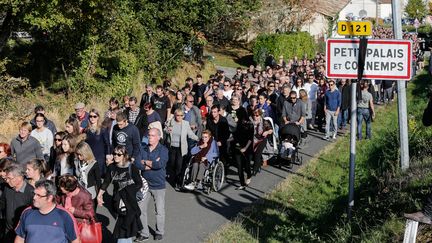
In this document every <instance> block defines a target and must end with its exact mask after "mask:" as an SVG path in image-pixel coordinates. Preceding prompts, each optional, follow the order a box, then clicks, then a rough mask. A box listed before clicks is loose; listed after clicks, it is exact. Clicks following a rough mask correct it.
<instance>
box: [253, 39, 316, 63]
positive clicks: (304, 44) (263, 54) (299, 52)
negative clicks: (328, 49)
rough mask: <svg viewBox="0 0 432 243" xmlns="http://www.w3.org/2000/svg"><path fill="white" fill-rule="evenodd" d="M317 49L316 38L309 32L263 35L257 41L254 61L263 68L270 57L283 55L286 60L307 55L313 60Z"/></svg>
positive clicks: (254, 48)
mask: <svg viewBox="0 0 432 243" xmlns="http://www.w3.org/2000/svg"><path fill="white" fill-rule="evenodd" d="M316 48H317V47H316V43H315V40H314V38H313V37H312V36H311V35H310V34H309V33H307V32H296V33H289V34H262V35H259V36H258V37H257V39H256V40H255V44H254V47H253V54H254V61H255V62H256V63H257V64H260V65H262V66H263V65H264V64H265V61H266V58H267V57H268V56H269V55H273V56H274V57H275V58H278V57H279V56H281V55H283V56H284V59H285V60H287V59H291V58H294V57H295V56H297V57H298V58H301V57H303V56H305V55H307V56H308V57H309V58H311V57H313V56H314V55H315V51H316Z"/></svg>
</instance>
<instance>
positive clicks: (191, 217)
mask: <svg viewBox="0 0 432 243" xmlns="http://www.w3.org/2000/svg"><path fill="white" fill-rule="evenodd" d="M321 137H322V134H321V133H317V132H312V133H311V134H310V135H309V136H308V138H307V139H306V140H305V142H306V143H305V144H304V146H303V148H302V149H301V151H300V155H301V156H302V157H303V164H305V163H308V161H309V160H310V159H311V158H312V157H313V156H314V155H315V154H317V153H318V152H319V150H320V149H321V148H323V147H324V146H325V145H327V144H328V143H329V142H327V141H325V140H322V139H321ZM297 169H298V166H294V168H293V169H291V170H288V169H287V168H285V167H282V168H281V169H279V168H278V167H277V166H272V165H270V166H268V167H267V168H264V169H263V170H262V171H261V173H259V174H258V175H257V176H256V177H253V178H252V182H251V184H250V185H249V187H248V188H247V190H245V191H237V190H235V188H236V186H239V182H238V176H237V170H236V168H235V167H230V170H229V171H228V176H227V181H226V183H225V185H224V187H223V188H222V189H221V190H220V191H219V192H212V193H211V194H210V195H206V194H205V193H201V192H176V191H174V189H173V188H172V187H171V186H170V185H169V184H167V185H168V186H167V192H166V226H165V231H166V234H165V236H164V240H163V242H179V243H182V242H188V243H192V242H202V241H203V240H204V239H205V238H206V237H207V236H208V235H209V234H210V233H212V232H214V231H216V230H217V229H218V228H219V227H220V226H221V225H223V224H224V223H226V222H227V221H228V220H230V219H232V218H233V217H235V216H236V215H237V213H239V212H240V211H241V210H242V209H243V208H245V207H247V206H249V205H251V204H252V203H253V202H254V201H256V200H257V199H259V198H261V197H262V196H263V195H264V194H265V193H267V192H270V191H271V190H272V189H273V188H274V187H275V186H276V185H277V184H278V183H279V182H280V181H282V180H283V179H285V178H286V177H288V176H289V175H290V174H291V173H295V171H296V170H297ZM152 212H154V207H153V205H151V206H150V207H149V215H150V216H149V226H150V227H151V228H152V229H154V225H155V217H154V213H152ZM97 213H98V214H99V217H101V215H104V216H106V217H102V218H103V219H104V223H105V224H106V225H107V226H108V229H109V230H110V231H112V229H113V227H114V223H115V222H114V219H113V218H112V217H111V216H110V214H109V212H108V210H107V209H106V208H104V207H99V208H98V211H97ZM106 242H110V241H106ZM150 242H151V240H150Z"/></svg>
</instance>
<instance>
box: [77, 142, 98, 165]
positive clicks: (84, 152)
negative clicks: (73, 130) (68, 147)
mask: <svg viewBox="0 0 432 243" xmlns="http://www.w3.org/2000/svg"><path fill="white" fill-rule="evenodd" d="M75 153H76V154H80V155H81V156H82V157H83V160H84V161H85V162H92V161H95V160H96V159H95V157H94V154H93V151H92V149H91V148H90V145H88V143H86V142H80V143H79V144H78V145H77V146H76V149H75Z"/></svg>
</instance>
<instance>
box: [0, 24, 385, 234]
mask: <svg viewBox="0 0 432 243" xmlns="http://www.w3.org/2000/svg"><path fill="white" fill-rule="evenodd" d="M375 33H376V34H377V36H378V37H380V38H381V35H387V34H386V33H381V34H380V32H379V31H377V30H375ZM351 85H357V83H352V82H351V80H346V79H340V80H334V79H327V78H326V76H325V57H324V55H323V54H321V53H318V54H316V56H314V57H313V58H312V59H307V58H297V57H295V58H293V59H290V60H285V59H284V57H283V56H280V57H279V59H278V60H275V62H274V63H273V65H272V66H267V67H265V68H263V67H261V66H259V65H257V66H250V67H249V68H247V69H243V68H240V67H239V68H237V70H236V73H235V75H234V76H233V77H227V76H226V74H225V72H224V71H222V70H219V71H217V73H215V74H214V75H211V76H210V77H209V79H208V80H204V79H203V77H202V76H201V75H200V74H198V75H196V77H193V78H192V77H191V78H187V79H186V80H185V84H184V86H183V87H173V86H172V85H171V83H170V82H169V81H166V82H163V85H156V86H153V85H150V84H147V85H146V89H145V92H144V93H143V94H142V96H141V97H134V96H132V97H129V96H125V97H121V99H118V98H115V97H113V98H111V99H110V100H109V102H108V106H107V110H106V111H99V110H96V109H87V107H86V105H85V104H84V103H81V102H80V103H77V104H76V105H75V106H74V107H73V108H74V111H75V112H73V113H72V114H71V115H70V116H69V117H68V118H67V119H66V121H65V122H64V124H62V125H61V127H62V129H60V130H61V131H58V130H57V128H58V127H57V126H56V124H54V123H53V122H52V121H51V120H49V119H48V117H47V116H46V113H45V109H44V107H42V106H40V105H38V106H36V107H35V109H34V113H35V115H34V118H33V119H32V120H30V121H28V122H22V123H21V124H20V126H19V133H18V135H17V136H16V137H15V138H13V139H12V141H11V142H10V143H0V177H1V179H0V192H1V196H0V210H1V212H0V218H1V224H2V227H0V229H4V230H2V231H1V232H0V234H1V235H0V237H1V239H4V241H3V240H0V241H2V242H12V241H13V240H14V239H17V242H20V241H23V240H26V241H28V242H36V241H38V240H39V241H41V242H45V241H46V240H41V239H52V241H53V242H67V241H71V242H74V241H75V240H77V239H78V238H79V234H80V232H78V231H77V227H76V225H77V224H80V223H84V222H85V221H86V220H90V221H91V220H97V219H95V217H96V216H95V215H96V214H95V211H96V209H97V207H98V206H104V205H105V206H107V207H110V208H111V209H112V210H111V212H112V213H113V216H114V217H115V219H116V223H115V228H114V231H113V236H114V238H116V239H118V242H132V241H136V242H141V241H145V240H147V239H148V238H149V237H150V236H151V235H150V232H149V227H148V220H147V217H148V212H147V209H148V204H149V203H150V201H153V202H154V204H155V210H156V212H155V216H156V228H155V234H154V239H155V240H161V239H163V236H164V234H165V193H166V187H167V185H171V186H172V187H173V188H175V190H176V191H186V192H187V191H192V190H201V189H203V183H202V182H203V178H204V172H205V171H206V170H207V169H208V168H209V166H210V165H211V164H212V163H215V161H216V160H218V161H221V162H222V163H223V165H224V167H225V168H228V167H232V168H237V169H236V170H237V173H238V178H239V183H238V185H239V186H238V187H236V188H235V189H236V190H246V189H247V187H248V185H250V184H251V183H254V182H253V181H254V179H253V177H254V176H258V175H259V172H260V170H261V168H262V167H266V166H268V163H269V161H271V160H272V159H273V158H277V157H278V153H279V147H280V144H281V141H280V140H279V138H280V137H279V131H280V130H281V129H282V128H283V127H284V126H286V125H288V124H290V125H295V126H298V127H299V128H300V131H301V137H302V138H307V136H308V134H309V133H310V132H312V131H313V132H314V133H315V134H319V133H321V134H322V136H323V139H325V140H329V141H333V140H335V139H336V138H337V136H341V135H343V134H344V133H345V131H346V130H347V126H348V124H349V120H350V114H349V111H350V101H351V94H350V87H351ZM358 85H359V90H360V91H359V93H358V95H357V97H356V99H357V104H358V109H357V124H358V125H357V138H358V139H359V140H361V139H370V138H371V137H372V129H371V122H372V120H373V118H374V116H375V109H374V105H375V104H376V103H379V102H386V103H389V102H391V101H392V100H393V96H394V84H393V82H392V81H380V80H374V81H372V82H371V81H365V80H363V81H360V82H359V83H358ZM47 114H48V113H47ZM363 121H364V122H365V123H366V131H365V133H364V132H363V131H362V128H363V126H362V123H363ZM57 125H58V124H57ZM189 161H190V163H192V170H191V175H190V176H189V177H188V178H190V180H189V181H187V182H185V181H183V178H185V177H184V170H185V166H186V165H187V164H188V163H189ZM110 186H112V187H113V188H114V189H113V192H112V194H113V195H112V197H106V196H104V194H105V193H106V192H107V190H108V188H109V187H110ZM29 206H33V207H29ZM37 212H39V213H37ZM53 222H57V223H59V222H61V223H59V225H58V227H61V229H62V230H61V233H59V229H58V228H56V229H52V230H48V231H47V230H45V228H41V226H43V225H49V224H52V223H53ZM50 237H52V238H50Z"/></svg>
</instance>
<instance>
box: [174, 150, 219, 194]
mask: <svg viewBox="0 0 432 243" xmlns="http://www.w3.org/2000/svg"><path fill="white" fill-rule="evenodd" d="M193 158H194V156H192V157H191V158H190V159H189V160H188V164H187V166H186V168H185V170H184V174H183V181H182V185H181V188H183V189H184V188H185V185H187V184H189V183H190V182H191V173H192V164H193ZM224 180H225V168H224V164H223V163H222V162H221V161H219V159H218V158H215V159H214V160H213V161H212V162H210V163H209V164H208V166H207V169H206V170H205V172H204V177H203V180H202V182H201V183H202V185H203V190H204V192H205V193H207V194H210V193H211V192H212V191H215V192H217V191H219V190H220V189H221V188H222V186H223V183H224Z"/></svg>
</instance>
